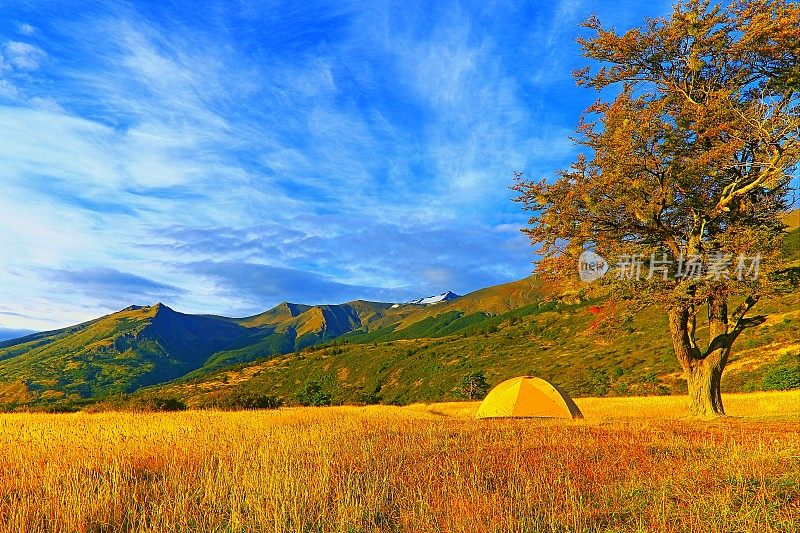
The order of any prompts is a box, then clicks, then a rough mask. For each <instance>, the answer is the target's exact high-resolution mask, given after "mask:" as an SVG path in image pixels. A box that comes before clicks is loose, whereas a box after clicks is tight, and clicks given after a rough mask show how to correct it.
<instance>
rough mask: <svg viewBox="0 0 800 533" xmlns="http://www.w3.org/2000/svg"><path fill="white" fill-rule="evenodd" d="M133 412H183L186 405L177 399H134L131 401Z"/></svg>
mask: <svg viewBox="0 0 800 533" xmlns="http://www.w3.org/2000/svg"><path fill="white" fill-rule="evenodd" d="M130 406H131V408H132V409H133V410H134V411H185V410H186V404H185V403H183V402H182V401H180V400H179V399H177V398H136V399H134V400H133V401H131V404H130Z"/></svg>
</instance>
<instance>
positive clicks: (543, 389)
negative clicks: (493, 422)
mask: <svg viewBox="0 0 800 533" xmlns="http://www.w3.org/2000/svg"><path fill="white" fill-rule="evenodd" d="M505 417H520V418H583V413H581V410H580V409H578V406H577V405H575V402H574V401H572V398H570V397H569V395H568V394H567V393H565V392H564V391H562V390H559V389H558V388H556V387H555V386H554V385H552V384H551V383H548V382H547V381H545V380H543V379H540V378H536V377H533V376H520V377H516V378H511V379H507V380H506V381H504V382H502V383H500V384H499V385H497V386H496V387H495V388H493V389H492V390H491V391H489V394H487V395H486V398H484V400H483V402H481V405H480V407H479V408H478V412H477V413H476V414H475V418H505Z"/></svg>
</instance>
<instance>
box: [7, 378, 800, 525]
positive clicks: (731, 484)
mask: <svg viewBox="0 0 800 533" xmlns="http://www.w3.org/2000/svg"><path fill="white" fill-rule="evenodd" d="M748 398H749V399H748ZM771 398H772V400H769V401H773V400H776V399H778V401H783V400H784V399H787V405H788V406H789V407H790V408H791V407H794V411H793V412H794V414H795V415H797V414H798V405H797V403H794V404H792V403H791V402H792V401H795V400H797V398H798V396H797V395H794V396H792V395H791V394H788V395H783V396H781V395H778V396H774V397H771ZM616 401H617V400H599V399H598V400H584V401H582V402H581V403H582V405H581V407H582V408H583V409H584V413H585V414H586V416H587V418H586V419H585V420H584V421H577V422H571V421H557V420H550V421H547V420H538V421H537V420H505V421H498V420H483V421H477V420H474V419H471V418H468V417H467V416H468V414H469V413H468V411H465V412H463V413H460V414H461V415H462V416H460V417H459V416H452V415H453V414H455V415H458V414H459V413H457V412H455V411H456V410H457V409H459V408H460V409H462V410H464V409H470V406H469V405H467V406H461V407H459V406H453V405H438V406H425V407H422V406H415V407H412V408H395V407H367V408H355V407H339V408H317V409H314V408H307V409H284V410H281V411H273V412H245V413H224V412H185V413H177V414H130V413H99V414H83V413H79V414H70V415H47V414H9V415H2V416H0V531H9V532H12V531H13V532H18V531H31V532H33V531H36V532H38V531H126V530H127V531H269V532H278V531H292V532H294V531H309V532H310V531H337V532H338V531H341V532H356V531H409V532H427V531H441V532H462V531H463V532H488V531H497V532H515V531H520V532H521V531H703V532H706V531H797V530H798V528H800V518H798V517H800V421H798V418H796V417H795V418H794V420H792V415H791V413H792V411H790V412H789V414H788V416H789V418H788V419H784V420H750V419H745V418H740V419H736V418H731V419H728V420H721V421H716V422H713V423H702V422H693V421H687V420H681V419H680V418H676V417H678V416H679V411H675V412H674V413H673V415H674V417H673V419H659V418H658V417H656V416H647V413H648V412H650V413H652V409H656V408H657V406H656V405H655V404H651V403H648V402H655V400H650V399H640V400H627V401H628V402H630V403H629V404H628V408H629V411H630V410H631V409H635V407H636V405H637V403H636V402H638V403H639V404H640V405H641V406H642V410H641V411H642V415H643V418H641V417H635V416H632V412H629V413H628V416H627V417H617V416H610V415H609V414H607V413H611V414H612V415H613V414H618V413H619V411H620V407H619V405H617V404H615V402H616ZM660 401H661V402H662V403H663V402H667V405H671V404H670V403H669V402H672V401H673V400H672V399H661V400H660ZM748 402H749V403H748ZM764 402H768V400H767V399H765V397H764V396H763V395H752V396H742V398H741V399H740V404H741V405H740V406H739V407H737V409H741V411H740V413H742V415H741V416H752V415H759V414H760V413H759V405H762V407H763V403H764ZM728 403H729V409H732V408H733V406H734V404H736V401H732V400H729V402H728ZM748 405H749V406H750V407H748ZM662 408H663V405H662ZM648 409H650V411H648ZM448 410H451V411H453V413H451V416H448V414H447V411H448ZM786 415H787V412H786V409H784V412H783V413H782V415H781V416H784V417H785V416H786Z"/></svg>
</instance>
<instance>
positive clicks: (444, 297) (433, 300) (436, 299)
mask: <svg viewBox="0 0 800 533" xmlns="http://www.w3.org/2000/svg"><path fill="white" fill-rule="evenodd" d="M458 297H459V295H458V294H456V293H454V292H451V291H447V292H443V293H442V294H437V295H436V296H427V297H425V298H420V299H419V300H411V301H410V302H408V303H410V304H416V305H433V304H438V303H440V302H446V301H448V300H453V299H455V298H458Z"/></svg>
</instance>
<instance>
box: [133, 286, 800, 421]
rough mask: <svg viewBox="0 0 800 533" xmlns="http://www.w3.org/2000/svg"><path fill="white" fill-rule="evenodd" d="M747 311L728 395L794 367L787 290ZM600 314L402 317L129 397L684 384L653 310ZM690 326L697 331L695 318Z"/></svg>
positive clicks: (426, 398)
mask: <svg viewBox="0 0 800 533" xmlns="http://www.w3.org/2000/svg"><path fill="white" fill-rule="evenodd" d="M755 311H756V312H757V313H760V314H762V315H763V316H764V317H765V322H764V324H762V325H760V326H759V327H757V328H754V329H751V330H748V331H747V332H745V333H744V334H743V335H742V337H741V339H740V340H739V341H738V343H737V349H736V350H735V353H734V357H733V359H732V361H731V363H730V365H729V367H728V369H727V370H726V374H725V377H724V378H723V388H724V390H726V391H745V390H759V389H762V388H764V385H765V381H764V379H765V377H766V376H768V375H769V374H770V373H771V372H773V371H775V370H776V369H781V368H787V367H788V368H800V367H798V366H797V365H800V301H798V298H797V296H795V295H786V296H785V297H784V298H781V299H778V300H772V301H769V302H765V303H763V304H761V305H760V306H759V307H758V308H757V309H756V310H755ZM607 312H608V310H607V309H604V308H603V307H602V306H600V305H597V304H592V303H591V302H585V303H581V304H571V305H567V304H557V303H554V302H549V303H542V304H533V305H528V306H525V307H522V308H519V309H516V310H513V311H508V312H506V313H502V314H500V315H490V314H488V313H485V314H483V313H473V314H471V315H464V316H462V317H461V318H453V317H454V316H455V315H454V314H453V312H452V311H449V312H446V313H443V314H442V315H439V316H438V317H437V318H436V319H434V320H428V319H427V318H426V319H423V320H421V321H419V322H417V323H416V324H414V325H412V326H411V327H410V329H413V330H414V331H415V332H416V333H419V334H420V335H421V336H422V337H420V338H402V337H400V336H396V337H394V340H388V341H382V342H376V341H372V340H369V338H368V337H365V336H345V337H342V338H340V339H339V340H338V341H336V342H335V343H330V344H326V345H321V346H316V347H311V348H307V349H305V350H302V351H301V352H298V353H292V354H288V355H284V356H279V357H274V358H271V359H269V360H264V361H261V362H257V363H251V364H248V365H241V366H239V367H231V368H226V369H222V370H218V371H215V372H212V373H208V374H204V375H201V376H195V377H189V378H185V379H180V380H178V381H176V382H173V383H169V384H166V385H161V386H158V387H153V388H149V389H145V390H143V391H141V392H140V393H139V395H140V396H145V397H148V396H149V397H153V396H155V397H175V398H180V399H182V400H183V401H185V402H186V403H187V404H188V405H190V406H202V405H207V404H214V403H218V400H220V399H223V398H225V397H226V396H227V397H230V396H235V395H241V394H264V395H270V396H276V397H279V398H281V399H282V400H284V401H285V402H288V403H294V402H296V401H297V396H298V393H299V392H300V391H302V390H303V389H304V387H306V386H307V384H309V383H310V382H316V383H318V384H320V385H321V386H322V389H323V391H324V392H325V393H326V394H329V395H330V396H331V398H332V401H333V402H334V403H353V402H356V403H358V402H384V403H399V404H407V403H413V402H434V401H443V400H456V399H460V398H462V397H461V392H460V387H459V383H460V381H461V379H462V378H464V377H465V376H467V375H469V374H471V373H473V372H475V371H479V370H480V371H483V372H484V373H485V375H486V378H487V380H488V381H489V383H491V384H496V383H499V382H500V381H502V380H504V379H507V378H509V377H512V376H516V375H522V374H534V375H538V376H541V377H544V378H545V379H548V380H550V381H552V382H554V383H556V384H559V385H561V386H562V387H564V388H565V389H566V390H568V391H570V393H572V394H573V395H576V396H585V395H593V396H596V395H640V394H670V393H682V392H685V383H684V381H683V380H682V378H681V373H680V369H679V367H678V364H677V361H676V360H675V356H674V353H673V351H672V346H671V343H670V340H669V336H668V335H666V320H665V318H664V317H663V313H661V312H660V311H659V310H657V309H650V310H647V311H645V312H643V313H640V314H639V315H637V316H636V318H635V319H634V320H633V322H632V323H630V324H629V325H627V326H626V327H625V328H624V329H622V330H620V331H598V328H599V327H601V325H600V324H601V322H602V319H603V317H604V315H605V313H607ZM465 318H470V319H469V320H464V319H465ZM456 325H458V326H459V327H456ZM451 326H452V329H448V328H450V327H451ZM462 326H463V327H462ZM699 327H700V333H701V334H703V329H704V325H703V324H700V325H699ZM402 331H403V330H402V329H401V330H398V331H397V333H399V332H402ZM348 337H349V338H348Z"/></svg>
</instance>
